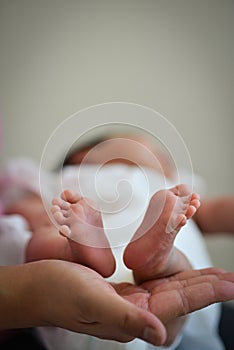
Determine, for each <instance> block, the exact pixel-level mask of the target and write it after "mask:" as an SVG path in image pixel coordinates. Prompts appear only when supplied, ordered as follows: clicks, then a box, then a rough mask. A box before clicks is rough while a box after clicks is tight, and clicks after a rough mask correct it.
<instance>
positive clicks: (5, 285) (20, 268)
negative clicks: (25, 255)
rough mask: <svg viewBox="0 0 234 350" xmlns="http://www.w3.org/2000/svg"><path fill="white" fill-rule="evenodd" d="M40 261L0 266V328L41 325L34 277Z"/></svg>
mask: <svg viewBox="0 0 234 350" xmlns="http://www.w3.org/2000/svg"><path fill="white" fill-rule="evenodd" d="M40 270H41V263H40V262H38V263H36V264H35V263H32V264H24V265H17V266H1V267H0V281H1V282H0V315H1V317H0V329H1V330H2V329H13V328H25V327H33V326H37V325H42V320H41V319H40V305H39V304H40V303H39V300H38V291H37V290H36V283H35V281H34V280H35V279H38V278H40Z"/></svg>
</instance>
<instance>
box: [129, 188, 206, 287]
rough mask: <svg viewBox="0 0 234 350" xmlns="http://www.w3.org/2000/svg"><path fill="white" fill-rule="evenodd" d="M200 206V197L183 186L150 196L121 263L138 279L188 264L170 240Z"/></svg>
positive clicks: (160, 274)
mask: <svg viewBox="0 0 234 350" xmlns="http://www.w3.org/2000/svg"><path fill="white" fill-rule="evenodd" d="M199 206H200V200H199V196H198V195H197V194H196V193H191V191H190V190H189V188H188V187H187V186H186V185H178V186H176V187H174V188H171V189H169V190H162V191H159V192H157V193H155V194H154V195H153V197H152V198H151V200H150V203H149V207H148V209H147V212H146V214H145V217H144V219H143V221H142V224H141V225H140V227H139V228H138V230H137V231H136V233H135V235H134V236H133V238H132V240H131V242H130V243H129V245H128V246H127V247H126V249H125V252H124V262H125V264H126V265H127V267H128V268H130V269H132V270H133V271H134V275H135V279H136V280H137V281H142V280H146V279H150V278H154V277H159V276H160V277H161V276H166V275H170V274H172V273H176V272H179V271H181V270H183V269H185V268H189V267H190V265H189V263H188V261H187V259H186V258H185V256H184V255H183V254H182V253H181V252H180V251H179V250H177V249H176V248H175V247H174V245H173V243H174V240H175V238H176V235H177V233H178V232H179V230H180V228H181V227H182V226H184V225H185V224H186V221H187V220H188V219H189V218H191V217H192V216H193V215H194V213H195V212H196V210H197V209H198V208H199ZM155 217H156V220H155Z"/></svg>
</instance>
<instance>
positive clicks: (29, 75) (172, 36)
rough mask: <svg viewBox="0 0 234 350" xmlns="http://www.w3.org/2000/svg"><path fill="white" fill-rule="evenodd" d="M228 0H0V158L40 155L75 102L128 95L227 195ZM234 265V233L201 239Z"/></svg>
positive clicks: (233, 100)
mask: <svg viewBox="0 0 234 350" xmlns="http://www.w3.org/2000/svg"><path fill="white" fill-rule="evenodd" d="M233 38H234V1H232V0H196V1H194V0H152V1H149V0H148V1H147V0H146V1H137V0H133V1H128V0H118V1H114V0H106V1H98V0H97V1H95V0H93V1H89V0H83V1H79V0H76V1H75V0H63V1H59V0H40V1H38V0H11V1H9V0H0V51H1V53H0V104H1V106H0V109H1V114H2V118H3V128H4V142H3V156H1V162H2V161H3V160H6V159H8V158H10V157H12V156H17V155H28V156H32V157H33V158H35V159H38V160H39V159H40V156H41V153H42V150H43V147H44V145H45V143H46V141H47V139H48V138H49V136H50V135H51V133H52V132H53V130H54V129H55V128H56V127H57V125H58V124H59V123H60V122H62V121H63V120H64V119H65V118H67V117H68V116H70V115H71V114H73V113H74V112H76V111H77V110H79V109H81V108H84V107H88V106H90V105H94V104H97V103H102V102H109V101H128V102H133V103H138V104H142V105H146V106H149V107H152V108H154V109H155V110H157V111H158V112H160V113H161V114H162V115H164V116H165V117H166V118H167V119H168V120H170V121H171V122H172V123H173V124H174V126H175V127H176V128H177V130H178V131H179V133H180V134H181V135H182V137H183V139H184V140H185V143H186V145H187V147H188V149H189V152H190V155H191V157H192V161H193V166H194V169H195V171H196V173H198V174H200V175H201V176H202V177H203V178H204V179H205V180H206V182H207V191H208V194H209V195H211V196H214V195H218V194H221V193H229V194H234V185H233V175H234V159H233V149H234V147H233V146H234V137H233V131H234V116H233V110H234V94H233V91H234V89H233V88H234V44H233V43H234V40H233ZM207 243H208V247H209V249H210V251H211V254H212V256H213V259H214V263H215V264H219V265H220V266H223V267H226V268H229V269H232V270H233V271H234V258H233V250H234V239H233V238H228V237H217V238H216V239H211V240H210V239H209V240H208V241H207Z"/></svg>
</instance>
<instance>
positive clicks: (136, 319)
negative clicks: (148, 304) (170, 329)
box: [99, 294, 166, 346]
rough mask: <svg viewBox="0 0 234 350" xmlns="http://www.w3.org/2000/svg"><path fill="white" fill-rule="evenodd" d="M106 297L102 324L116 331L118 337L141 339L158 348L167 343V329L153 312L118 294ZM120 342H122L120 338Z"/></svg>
mask: <svg viewBox="0 0 234 350" xmlns="http://www.w3.org/2000/svg"><path fill="white" fill-rule="evenodd" d="M106 297H107V295H105V299H106V302H105V303H103V304H102V310H101V313H100V314H99V316H100V318H101V322H103V323H104V324H107V326H109V327H110V326H111V327H113V328H114V329H115V331H116V335H117V334H119V336H120V335H122V336H123V335H124V336H128V337H131V338H140V339H142V340H145V341H147V342H149V343H151V344H153V345H156V346H157V345H162V344H163V343H164V342H165V341H166V330H165V327H164V326H163V324H162V322H161V321H160V320H159V319H158V318H157V317H156V316H155V315H153V314H152V313H151V312H149V311H147V310H144V309H141V308H139V307H138V306H136V305H134V304H132V303H130V302H129V301H127V300H125V299H123V298H122V297H120V296H119V295H117V294H116V295H114V294H113V295H109V297H110V298H106ZM99 305H101V304H99ZM119 340H120V341H121V339H120V338H119Z"/></svg>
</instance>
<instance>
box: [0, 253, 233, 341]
mask: <svg viewBox="0 0 234 350" xmlns="http://www.w3.org/2000/svg"><path fill="white" fill-rule="evenodd" d="M0 275H1V279H2V283H1V286H2V287H1V293H0V299H1V303H0V313H1V314H2V315H3V314H4V315H5V317H4V318H1V321H0V327H1V329H7V328H8V329H9V328H22V327H35V326H55V327H61V328H66V329H69V330H72V331H75V332H78V333H85V334H89V335H94V336H97V337H99V338H104V339H112V340H117V341H120V342H128V341H130V340H132V339H134V338H141V339H143V340H145V341H148V342H150V343H152V344H154V345H161V344H164V343H165V342H166V341H168V338H167V335H166V330H165V327H164V325H163V324H165V326H166V327H168V325H169V324H170V322H171V321H174V320H175V319H176V318H178V317H180V316H183V315H186V314H188V313H189V312H191V311H194V310H197V309H200V308H202V307H204V306H207V305H209V304H211V303H214V302H218V301H226V300H230V299H233V298H234V273H225V272H223V271H222V270H217V269H206V270H200V271H192V270H191V271H187V272H183V273H181V274H178V275H175V276H174V277H171V278H168V279H161V280H155V281H149V282H145V283H144V284H142V285H141V286H135V285H131V284H126V283H124V284H123V283H122V284H113V285H111V284H109V283H108V282H106V280H105V279H104V278H103V277H102V276H100V275H99V274H98V273H96V272H94V271H93V270H91V269H89V268H86V267H84V266H82V265H79V264H74V263H69V262H65V261H58V260H45V261H38V262H34V263H28V264H24V265H19V266H10V267H1V269H0ZM19 301H20V302H19Z"/></svg>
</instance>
